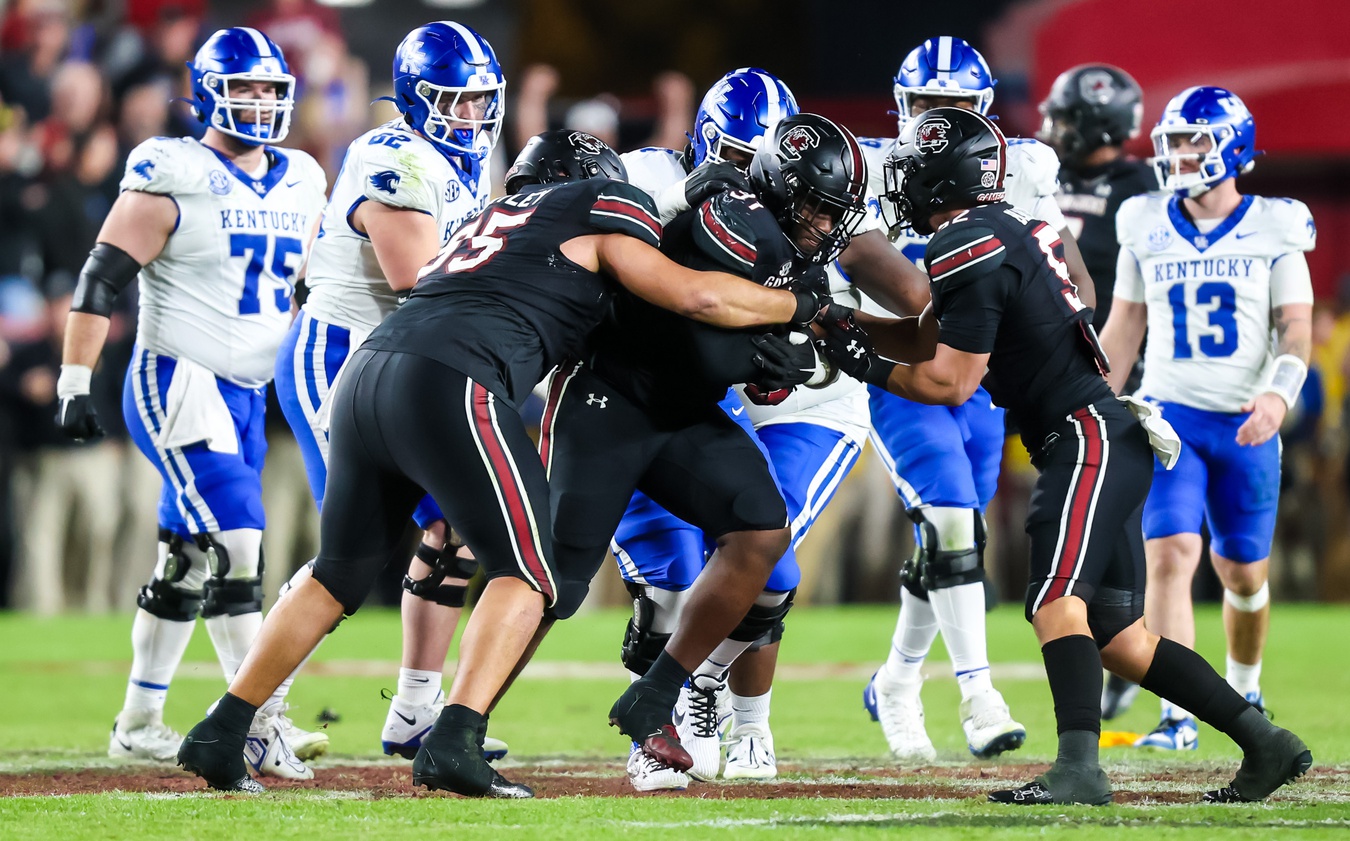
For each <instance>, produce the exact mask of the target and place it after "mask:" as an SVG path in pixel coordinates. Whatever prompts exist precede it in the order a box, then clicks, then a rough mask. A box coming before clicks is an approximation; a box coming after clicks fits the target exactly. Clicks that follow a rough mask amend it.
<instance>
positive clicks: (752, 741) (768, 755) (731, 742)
mask: <svg viewBox="0 0 1350 841" xmlns="http://www.w3.org/2000/svg"><path fill="white" fill-rule="evenodd" d="M722 776H723V777H724V778H726V779H728V780H772V779H773V778H774V777H777V776H778V757H776V756H775V755H774V752H773V734H772V733H770V732H769V727H768V725H767V724H740V725H737V726H736V727H734V728H732V730H731V733H730V734H729V735H728V736H727V767H726V770H725V771H723V772H722Z"/></svg>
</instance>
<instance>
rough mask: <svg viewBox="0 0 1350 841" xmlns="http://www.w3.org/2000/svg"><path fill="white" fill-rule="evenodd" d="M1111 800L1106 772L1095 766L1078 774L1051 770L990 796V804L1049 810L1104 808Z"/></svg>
mask: <svg viewBox="0 0 1350 841" xmlns="http://www.w3.org/2000/svg"><path fill="white" fill-rule="evenodd" d="M1112 798H1113V795H1112V794H1111V783H1110V781H1109V780H1107V778H1106V772H1105V771H1103V770H1102V769H1101V768H1099V767H1095V766H1094V767H1092V768H1085V769H1082V771H1079V772H1074V771H1064V770H1061V769H1060V768H1058V767H1052V768H1051V769H1050V770H1049V771H1046V772H1045V773H1044V774H1042V775H1040V776H1039V777H1037V778H1036V779H1034V780H1032V781H1031V782H1029V783H1027V784H1026V785H1024V786H1020V787H1018V788H1013V789H1004V790H1002V791H993V792H990V793H989V802H990V803H1005V804H1008V805H1012V806H1048V805H1052V804H1064V803H1084V804H1086V805H1088V806H1105V805H1106V804H1108V803H1110V802H1111V800H1112Z"/></svg>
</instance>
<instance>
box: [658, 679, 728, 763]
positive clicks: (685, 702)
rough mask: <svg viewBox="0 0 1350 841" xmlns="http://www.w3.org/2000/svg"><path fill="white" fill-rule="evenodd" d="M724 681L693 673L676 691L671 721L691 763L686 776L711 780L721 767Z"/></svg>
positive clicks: (725, 709) (725, 712) (725, 715)
mask: <svg viewBox="0 0 1350 841" xmlns="http://www.w3.org/2000/svg"><path fill="white" fill-rule="evenodd" d="M730 700H731V699H730V697H729V696H728V695H727V684H726V682H725V681H719V680H717V679H716V678H714V677H710V676H708V675H694V676H693V677H691V678H689V681H688V682H687V683H685V685H684V688H682V689H681V690H680V699H679V700H678V701H676V702H675V713H674V715H673V716H672V720H673V721H674V722H675V729H676V730H677V731H678V732H679V734H680V743H681V744H682V745H684V749H685V750H687V751H689V756H690V757H692V758H693V760H694V765H693V767H692V768H690V769H689V776H691V777H693V778H694V779H696V780H704V781H707V780H715V779H717V773H718V772H719V771H721V770H722V729H723V728H724V727H725V726H726V723H727V721H728V720H729V719H730V718H731V709H730Z"/></svg>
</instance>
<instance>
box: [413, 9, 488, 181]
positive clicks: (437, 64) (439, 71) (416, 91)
mask: <svg viewBox="0 0 1350 841" xmlns="http://www.w3.org/2000/svg"><path fill="white" fill-rule="evenodd" d="M479 94H482V95H483V96H482V97H481V98H480V97H479V96H478V95H479ZM505 98H506V79H505V78H503V76H502V68H501V65H500V64H498V63H497V54H496V53H494V52H493V51H492V45H491V44H489V43H488V42H487V40H486V39H485V38H483V36H482V35H479V34H478V33H477V32H474V31H473V30H472V29H470V28H469V27H467V26H465V25H464V24H462V23H455V22H454V21H449V20H442V21H436V22H434V23H428V24H426V25H425V26H419V27H417V28H416V29H414V30H413V31H412V32H409V33H408V35H407V37H406V38H404V39H403V43H401V44H399V45H398V51H397V52H395V53H394V104H395V105H396V106H397V107H398V110H399V111H400V112H401V113H402V114H403V118H404V120H406V121H407V123H408V125H409V126H411V127H412V128H414V129H416V130H417V131H419V132H421V134H422V135H423V136H424V137H426V139H428V140H430V141H431V142H432V143H435V144H436V145H438V146H440V147H441V148H442V149H443V150H445V151H448V152H449V153H451V154H455V155H463V156H465V157H467V158H470V159H472V160H477V161H481V160H483V159H484V158H486V157H487V156H488V154H489V153H491V152H492V149H493V147H494V146H496V145H497V139H498V138H499V137H500V135H501V124H502V115H503V113H504V112H505V110H506V101H505ZM461 100H463V104H464V105H466V106H467V107H468V109H469V113H468V114H464V113H456V112H462V111H463V109H462V108H461V107H460V106H461Z"/></svg>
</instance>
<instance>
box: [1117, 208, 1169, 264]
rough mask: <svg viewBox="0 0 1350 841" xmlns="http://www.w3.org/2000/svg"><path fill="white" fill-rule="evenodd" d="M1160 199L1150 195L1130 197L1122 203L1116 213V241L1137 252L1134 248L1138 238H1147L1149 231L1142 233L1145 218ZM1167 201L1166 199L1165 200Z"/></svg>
mask: <svg viewBox="0 0 1350 841" xmlns="http://www.w3.org/2000/svg"><path fill="white" fill-rule="evenodd" d="M1158 200H1159V199H1158V198H1157V197H1155V196H1151V195H1148V194H1144V195H1139V196H1130V197H1129V198H1128V199H1126V200H1125V201H1123V202H1121V203H1120V208H1119V209H1118V210H1117V211H1116V241H1117V242H1119V243H1120V244H1121V245H1122V246H1124V247H1125V248H1129V249H1130V250H1132V251H1137V249H1135V248H1134V245H1135V243H1136V242H1137V239H1136V238H1137V237H1140V236H1147V235H1148V231H1140V230H1139V229H1140V228H1141V227H1142V226H1143V224H1144V217H1145V216H1146V215H1147V214H1148V213H1149V211H1150V205H1151V204H1152V203H1153V202H1156V201H1158ZM1163 201H1166V199H1163Z"/></svg>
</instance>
